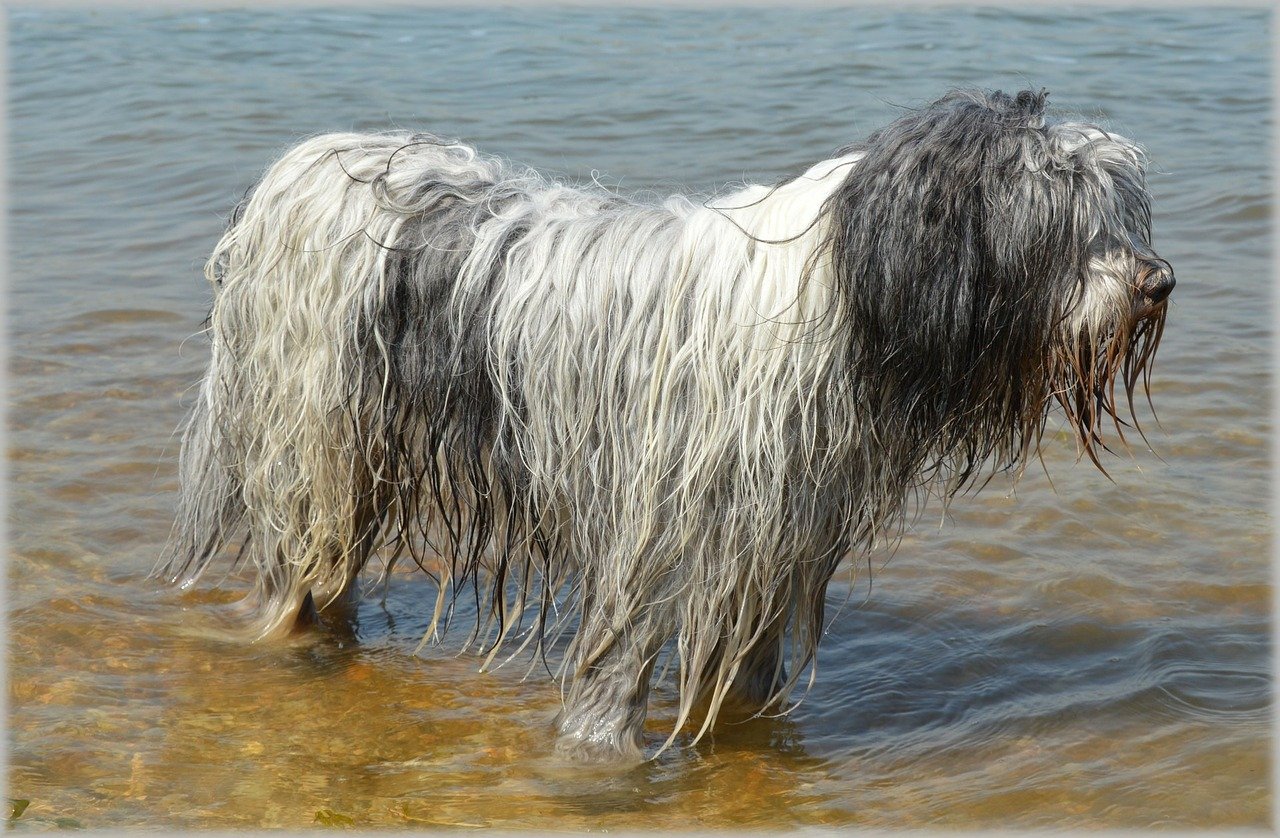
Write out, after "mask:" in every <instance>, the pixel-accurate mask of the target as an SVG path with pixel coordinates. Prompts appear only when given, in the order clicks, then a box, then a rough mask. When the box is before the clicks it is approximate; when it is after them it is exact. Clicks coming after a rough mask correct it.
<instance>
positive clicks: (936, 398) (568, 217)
mask: <svg viewBox="0 0 1280 838" xmlns="http://www.w3.org/2000/svg"><path fill="white" fill-rule="evenodd" d="M1144 172H1145V159H1144V156H1143V153H1142V152H1141V150H1140V149H1139V148H1138V147H1137V146H1136V145H1134V144H1133V143H1132V142H1130V141H1129V140H1126V139H1124V138H1122V137H1119V136H1117V135H1115V134H1111V133H1108V132H1107V131H1105V130H1103V129H1101V128H1099V127H1096V126H1093V125H1089V124H1085V123H1081V122H1077V121H1071V120H1069V119H1064V118H1059V117H1055V116H1050V115H1047V114H1046V112H1045V94H1044V92H1039V93H1036V92H1031V91H1024V92H1022V93H1019V94H1018V95H1017V96H1016V97H1014V96H1009V95H1006V94H1003V93H999V92H995V93H986V92H975V91H957V92H952V93H950V94H948V95H946V96H944V97H943V98H941V99H939V100H938V101H936V102H934V103H932V104H930V105H928V106H927V107H923V108H920V109H916V110H909V111H907V112H906V113H904V115H903V116H901V118H899V119H898V120H897V121H895V122H893V123H892V124H890V125H889V126H887V127H886V128H884V129H882V130H880V131H877V132H875V133H874V134H872V135H871V136H870V137H868V138H867V139H866V140H865V141H863V142H861V143H857V144H854V145H852V146H849V147H847V148H844V149H842V150H840V151H839V152H838V153H837V154H836V155H835V156H833V157H832V158H830V159H827V160H823V161H821V162H819V163H817V164H815V165H814V166H812V167H811V168H809V169H808V170H807V171H806V172H804V173H803V174H801V175H799V176H797V177H795V178H792V179H789V180H786V181H784V182H782V183H779V184H777V185H776V186H773V187H763V186H748V187H746V188H744V189H742V190H740V191H738V192H736V193H734V194H729V195H724V196H722V197H719V198H715V199H711V200H707V201H694V200H690V199H687V198H684V197H679V196H677V197H672V198H670V199H668V200H666V201H665V202H663V203H660V204H659V203H650V202H644V201H641V200H637V199H632V198H628V197H624V196H621V195H618V194H614V193H613V192H610V191H607V190H604V189H601V188H598V187H591V188H582V187H578V186H571V185H567V184H565V183H561V182H559V181H556V180H551V179H547V178H545V177H543V176H541V175H539V174H537V173H535V172H533V171H530V170H527V169H523V168H517V167H514V166H512V165H511V164H509V163H507V162H505V161H502V160H500V159H497V158H494V157H488V156H484V155H481V154H478V153H477V152H476V151H474V150H473V149H471V148H469V147H467V146H465V145H462V144H460V143H456V142H448V141H445V140H442V139H439V138H436V137H433V136H430V135H425V134H413V135H408V134H336V135H329V136H322V137H317V138H315V139H311V140H308V141H306V142H304V143H302V144H301V145H299V146H297V147H296V148H294V149H292V150H291V151H289V152H288V153H287V154H286V155H285V156H284V157H283V158H282V159H280V160H279V161H278V162H277V163H275V164H274V165H273V166H272V167H271V169H270V170H269V171H268V172H267V173H266V175H265V176H264V177H263V178H262V180H261V181H260V182H259V183H258V184H257V186H256V187H255V188H254V189H253V190H252V191H251V193H250V194H249V196H248V197H247V198H246V200H245V201H244V203H243V204H242V205H241V206H240V207H239V208H238V210H237V211H236V213H235V215H234V217H233V218H232V220H231V223H230V225H229V227H228V229H227V231H226V233H225V235H224V236H223V238H222V240H221V241H220V242H219V243H218V245H217V247H216V249H215V250H214V253H213V256H212V257H211V259H210V260H209V263H208V268H207V276H208V278H209V281H210V282H211V283H212V286H213V289H214V302H213V309H212V312H211V314H210V318H209V334H210V337H211V341H212V360H211V363H210V366H209V371H208V374H207V376H206V377H205V379H204V382H203V385H202V387H201V390H200V393H199V397H198V399H197V401H196V403H195V406H194V408H193V409H192V412H191V415H190V417H189V420H188V422H187V424H186V427H185V432H184V436H183V444H182V453H181V459H180V471H181V481H182V489H181V497H180V500H179V505H178V512H177V522H176V525H175V529H174V533H173V538H172V543H171V547H170V550H169V552H168V554H167V555H166V557H165V559H164V560H163V561H162V564H161V566H160V569H159V572H160V573H162V574H163V575H164V576H166V577H167V578H170V579H172V580H174V581H184V582H186V583H190V582H191V581H192V580H194V579H195V578H196V577H198V576H199V575H200V573H201V572H202V571H203V570H204V569H205V568H206V567H208V566H209V564H210V563H211V562H212V561H213V560H214V559H215V558H216V557H217V556H218V555H221V554H224V553H226V552H227V550H228V548H234V547H236V546H237V545H239V548H240V549H239V552H238V554H236V555H237V556H238V557H239V558H242V559H243V558H247V560H248V561H249V562H251V563H252V567H253V568H254V570H255V572H256V578H257V587H256V591H255V594H254V599H253V602H254V606H255V608H256V613H257V615H258V618H257V621H256V623H255V625H254V635H255V637H257V638H269V637H275V636H279V635H282V634H284V633H287V632H289V631H291V630H292V629H293V628H294V627H295V625H296V624H297V623H298V621H299V620H300V619H302V620H305V619H306V618H307V617H308V615H311V614H313V613H314V610H316V609H319V610H321V611H323V610H324V609H326V608H328V607H331V606H332V605H333V604H334V603H338V602H341V601H342V600H343V599H344V597H345V595H346V594H347V593H348V592H349V591H350V590H351V589H352V588H353V585H354V584H355V582H356V579H357V576H358V574H359V573H360V571H361V569H362V568H363V567H364V566H365V564H366V562H367V561H368V560H369V559H370V557H371V556H373V555H378V556H380V557H382V558H383V559H384V570H385V569H386V568H389V567H390V566H391V564H392V563H394V562H395V561H396V560H397V558H399V557H401V556H405V555H407V556H410V557H411V558H412V559H414V560H415V561H417V562H418V564H419V565H422V566H423V567H424V568H428V569H431V570H433V571H435V572H436V573H438V574H439V576H440V577H441V578H439V583H440V586H439V596H438V598H437V600H436V602H435V603H433V604H432V603H428V604H426V606H425V607H427V608H433V609H434V616H433V619H432V626H433V629H432V631H433V632H434V631H435V628H434V627H435V626H437V625H438V623H439V620H440V618H441V617H442V616H443V617H447V616H448V614H449V613H450V612H451V606H452V601H453V600H452V595H451V594H449V593H447V592H449V591H453V592H456V591H457V590H458V589H459V588H460V587H461V586H463V585H466V586H468V588H470V589H473V590H475V591H476V592H477V594H478V596H479V597H480V598H481V601H482V606H483V607H482V610H481V626H480V627H478V632H479V636H480V638H481V642H482V643H484V644H485V648H486V652H487V653H488V660H487V661H486V663H488V662H490V661H492V660H493V659H494V656H495V655H496V654H498V652H499V651H500V650H501V651H502V653H503V655H504V656H506V655H507V654H508V652H518V651H519V650H520V649H522V648H525V647H527V646H528V645H529V644H531V643H533V644H535V645H545V644H547V642H548V641H549V640H550V639H551V638H553V637H556V636H560V635H561V634H563V637H564V638H565V639H566V640H567V646H566V648H565V650H564V652H563V655H562V656H561V657H560V660H561V670H560V672H561V675H562V677H563V680H564V688H565V693H564V707H563V710H562V712H561V714H560V716H559V718H558V720H557V724H558V728H559V735H560V739H559V743H560V745H561V747H562V749H563V750H565V751H566V752H568V753H571V754H585V755H594V756H606V757H608V756H620V757H623V758H638V757H639V756H641V754H642V752H643V751H642V745H643V743H642V737H641V730H642V725H643V720H644V715H645V705H646V699H647V696H648V691H649V683H650V680H651V676H652V674H653V669H654V664H655V661H656V660H658V658H659V656H660V653H662V652H663V650H664V648H665V649H667V650H668V651H669V652H670V663H671V671H672V673H673V675H674V678H675V679H676V685H677V687H678V689H679V696H680V703H679V718H678V720H677V724H676V727H675V730H673V731H672V737H674V736H675V731H676V730H679V729H680V727H681V726H683V725H684V724H685V722H686V721H687V720H688V718H689V716H690V713H691V712H692V711H693V710H694V708H695V706H700V707H702V708H704V709H705V714H704V716H703V719H704V721H703V723H702V725H701V727H700V729H699V730H698V731H697V732H696V733H697V735H698V736H701V735H702V734H703V733H704V732H705V731H706V730H707V729H708V728H709V727H710V726H711V725H712V724H713V723H714V720H715V718H716V715H717V711H718V710H719V709H720V707H721V705H722V703H723V702H724V701H725V700H726V698H727V697H730V696H732V697H734V698H735V700H737V701H739V702H743V703H745V704H747V705H748V706H750V707H755V708H759V709H762V710H763V709H767V708H772V709H783V708H785V707H786V706H787V701H788V695H789V693H790V692H791V691H792V689H793V688H794V687H795V686H796V685H797V684H798V683H799V682H800V681H801V680H802V675H803V673H806V672H808V673H809V679H810V680H811V679H812V676H813V662H814V655H815V651H816V648H817V646H818V642H819V638H820V637H821V635H822V631H823V602H824V596H825V593H826V588H827V583H828V580H829V579H830V578H831V576H832V574H833V573H834V571H835V569H836V566H837V564H838V563H839V562H840V561H841V560H842V559H844V558H846V557H849V556H861V555H865V554H866V552H867V551H868V550H870V549H872V547H873V545H876V544H878V543H881V542H882V541H884V540H885V539H886V538H888V539H891V538H893V537H894V535H895V534H896V533H898V532H900V530H901V527H902V526H903V525H904V523H905V519H906V518H907V517H909V514H910V510H911V509H913V508H916V507H917V506H918V503H919V502H920V501H922V500H923V498H924V496H926V495H930V494H933V495H937V496H940V497H941V498H943V500H944V502H945V500H946V499H949V498H950V497H951V496H953V495H954V494H955V493H957V492H958V491H960V490H961V489H964V488H966V487H971V486H974V485H977V484H978V482H979V481H980V480H983V479H986V478H987V477H989V476H990V474H992V473H995V472H999V471H1004V470H1008V471H1012V472H1014V473H1015V474H1016V473H1017V472H1018V471H1020V469H1021V468H1022V467H1023V466H1024V465H1025V464H1026V462H1027V460H1028V458H1029V457H1031V456H1033V455H1034V453H1035V452H1036V451H1037V450H1038V446H1039V442H1040V438H1041V435H1042V431H1043V428H1044V426H1045V421H1046V416H1047V414H1048V412H1049V408H1050V407H1051V405H1052V404H1053V403H1055V402H1056V403H1058V404H1060V405H1061V406H1062V407H1063V408H1064V409H1065V412H1066V415H1067V417H1068V420H1069V421H1070V422H1071V423H1072V424H1073V425H1074V426H1075V427H1076V429H1077V430H1078V434H1079V440H1080V444H1081V446H1082V450H1083V451H1084V452H1085V453H1086V454H1087V455H1088V456H1089V457H1090V458H1091V459H1093V460H1094V461H1095V462H1096V461H1097V453H1098V450H1099V449H1100V448H1101V447H1102V445H1103V443H1102V438H1101V432H1102V426H1103V424H1104V422H1110V423H1112V424H1114V425H1115V428H1116V430H1117V431H1119V430H1120V425H1121V424H1122V423H1121V422H1120V420H1119V418H1118V415H1117V410H1118V406H1117V397H1116V391H1117V382H1118V384H1119V389H1120V391H1121V393H1123V394H1125V395H1127V397H1128V398H1127V401H1128V408H1129V412H1130V414H1131V413H1132V401H1133V392H1134V389H1135V387H1136V386H1137V384H1138V382H1139V380H1140V379H1141V380H1142V381H1143V383H1144V385H1145V376H1146V373H1147V372H1148V370H1149V364H1150V360H1151V357H1152V354H1153V353H1154V351H1155V348H1156V346H1157V344H1158V342H1159V337H1160V332H1161V329H1162V326H1163V323H1164V316H1165V309H1166V305H1165V298H1166V297H1167V296H1168V294H1169V292H1170V290H1171V289H1172V287H1173V274H1172V271H1171V270H1170V268H1169V266H1168V264H1167V263H1166V262H1164V261H1163V260H1162V259H1160V258H1159V257H1158V256H1157V255H1156V254H1155V253H1154V252H1153V250H1152V248H1151V243H1150V242H1151V231H1150V206H1149V197H1148V193H1147V188H1146V183H1145V173H1144ZM671 741H672V740H671V739H668V740H667V743H668V744H669V743H670V742H671Z"/></svg>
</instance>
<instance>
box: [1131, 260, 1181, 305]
mask: <svg viewBox="0 0 1280 838" xmlns="http://www.w3.org/2000/svg"><path fill="white" fill-rule="evenodd" d="M1175 285H1177V281H1176V280H1175V279H1174V278H1173V268H1172V267H1171V266H1170V265H1169V263H1168V262H1166V261H1164V260H1163V259H1160V260H1157V261H1153V262H1149V263H1148V264H1147V267H1146V270H1144V271H1143V272H1142V274H1141V275H1140V276H1139V279H1138V288H1139V290H1141V292H1142V297H1143V300H1144V301H1145V302H1147V303H1149V304H1151V305H1159V304H1160V303H1163V302H1164V301H1165V300H1166V299H1168V297H1169V295H1170V294H1172V293H1173V286H1175Z"/></svg>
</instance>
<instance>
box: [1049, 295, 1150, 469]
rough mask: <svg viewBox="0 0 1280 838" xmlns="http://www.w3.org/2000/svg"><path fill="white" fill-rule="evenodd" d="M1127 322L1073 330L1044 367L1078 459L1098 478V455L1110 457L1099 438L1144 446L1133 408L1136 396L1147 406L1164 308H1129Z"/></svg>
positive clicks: (1134, 304)
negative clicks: (1110, 433)
mask: <svg viewBox="0 0 1280 838" xmlns="http://www.w3.org/2000/svg"><path fill="white" fill-rule="evenodd" d="M1130 308H1131V311H1130V314H1129V316H1128V317H1125V318H1123V319H1119V320H1115V321H1113V322H1112V323H1111V324H1109V325H1107V326H1101V327H1099V326H1098V325H1096V324H1094V325H1091V326H1089V327H1086V328H1083V329H1073V330H1071V331H1069V332H1068V334H1067V337H1066V338H1065V339H1064V340H1062V341H1061V343H1059V344H1058V346H1057V348H1056V350H1055V352H1054V358H1053V360H1052V362H1051V364H1050V376H1049V380H1050V387H1049V391H1050V394H1051V395H1052V397H1053V398H1054V399H1055V400H1056V401H1057V402H1058V404H1059V405H1060V406H1061V407H1062V410H1063V412H1064V413H1065V414H1066V419H1067V423H1068V424H1069V425H1070V426H1071V427H1072V428H1073V429H1074V431H1075V434H1076V440H1077V443H1078V445H1079V450H1080V454H1081V456H1087V457H1088V458H1089V459H1090V461H1092V462H1093V464H1094V465H1095V466H1096V467H1097V468H1098V469H1099V470H1100V471H1101V472H1102V473H1103V474H1106V473H1107V470H1106V468H1104V467H1103V465H1102V461H1101V459H1100V458H1099V452H1100V451H1110V450H1111V448H1110V446H1108V444H1107V442H1106V439H1105V438H1104V433H1105V432H1107V430H1106V429H1107V426H1108V425H1110V426H1111V427H1112V428H1114V429H1115V432H1116V439H1118V440H1119V442H1120V444H1121V445H1125V446H1127V445H1128V440H1127V439H1126V437H1125V428H1126V427H1128V428H1129V429H1130V430H1131V431H1136V432H1137V433H1138V435H1139V436H1140V437H1141V438H1142V439H1143V441H1144V442H1145V441H1146V435H1145V433H1144V432H1143V430H1142V427H1141V424H1140V422H1139V419H1138V415H1137V411H1136V409H1135V405H1134V399H1135V394H1136V393H1138V392H1139V390H1141V392H1142V395H1143V397H1144V398H1145V400H1146V402H1147V405H1148V407H1149V408H1150V409H1151V411H1152V415H1153V416H1154V414H1155V407H1154V405H1153V404H1152V402H1151V370H1152V366H1153V363H1154V360H1155V354H1156V350H1157V349H1159V347H1160V338H1161V336H1162V335H1163V333H1164V323H1165V317H1166V315H1167V313H1168V304H1167V303H1166V302H1160V303H1157V304H1155V305H1147V304H1144V303H1141V302H1133V303H1131V306H1130Z"/></svg>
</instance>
